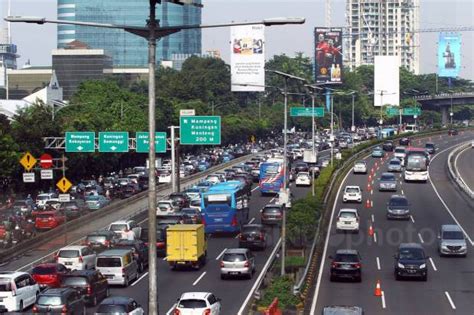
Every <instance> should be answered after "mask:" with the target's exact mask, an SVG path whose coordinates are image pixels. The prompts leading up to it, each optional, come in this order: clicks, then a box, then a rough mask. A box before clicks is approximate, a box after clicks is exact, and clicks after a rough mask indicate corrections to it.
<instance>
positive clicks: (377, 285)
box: [374, 280, 382, 296]
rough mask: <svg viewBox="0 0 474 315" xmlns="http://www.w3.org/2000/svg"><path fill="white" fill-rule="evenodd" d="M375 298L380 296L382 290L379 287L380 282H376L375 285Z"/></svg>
mask: <svg viewBox="0 0 474 315" xmlns="http://www.w3.org/2000/svg"><path fill="white" fill-rule="evenodd" d="M374 295H375V296H382V288H381V287H380V280H377V284H376V285H375V292H374Z"/></svg>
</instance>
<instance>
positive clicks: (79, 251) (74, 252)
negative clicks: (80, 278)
mask: <svg viewBox="0 0 474 315" xmlns="http://www.w3.org/2000/svg"><path fill="white" fill-rule="evenodd" d="M96 256H97V255H96V253H95V252H94V251H92V249H90V248H89V247H88V246H66V247H63V248H61V249H60V250H59V251H58V252H57V253H56V261H57V262H58V263H59V264H63V265H64V266H66V268H68V269H70V270H87V269H94V267H95V258H96Z"/></svg>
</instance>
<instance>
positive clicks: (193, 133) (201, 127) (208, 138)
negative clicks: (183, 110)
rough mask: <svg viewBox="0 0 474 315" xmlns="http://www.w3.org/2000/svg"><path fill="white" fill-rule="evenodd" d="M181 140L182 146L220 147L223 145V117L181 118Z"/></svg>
mask: <svg viewBox="0 0 474 315" xmlns="http://www.w3.org/2000/svg"><path fill="white" fill-rule="evenodd" d="M179 138H180V143H181V144H182V145H219V144H221V117H220V116H191V117H186V116H184V117H180V123H179Z"/></svg>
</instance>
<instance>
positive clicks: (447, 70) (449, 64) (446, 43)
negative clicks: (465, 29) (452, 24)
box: [438, 33, 461, 78]
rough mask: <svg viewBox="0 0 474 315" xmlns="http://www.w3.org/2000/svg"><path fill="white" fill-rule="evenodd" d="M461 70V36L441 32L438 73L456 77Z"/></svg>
mask: <svg viewBox="0 0 474 315" xmlns="http://www.w3.org/2000/svg"><path fill="white" fill-rule="evenodd" d="M460 70H461V36H460V35H459V34H446V33H440V34H439V40H438V75H439V76H440V77H449V78H455V77H457V76H458V75H459V71H460Z"/></svg>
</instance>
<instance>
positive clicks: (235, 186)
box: [206, 180, 243, 194]
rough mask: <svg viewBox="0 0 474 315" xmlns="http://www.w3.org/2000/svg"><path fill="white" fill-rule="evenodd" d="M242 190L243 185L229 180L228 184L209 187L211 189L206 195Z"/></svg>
mask: <svg viewBox="0 0 474 315" xmlns="http://www.w3.org/2000/svg"><path fill="white" fill-rule="evenodd" d="M242 188H243V183H242V182H241V181H238V180H231V181H228V182H223V183H218V184H216V185H214V186H211V188H209V190H208V191H207V192H206V194H212V193H216V192H219V193H221V192H223V191H229V192H233V191H238V190H240V189H242Z"/></svg>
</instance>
